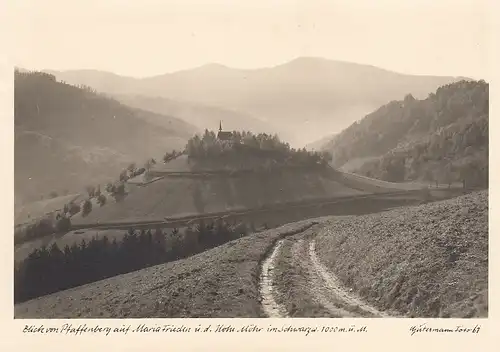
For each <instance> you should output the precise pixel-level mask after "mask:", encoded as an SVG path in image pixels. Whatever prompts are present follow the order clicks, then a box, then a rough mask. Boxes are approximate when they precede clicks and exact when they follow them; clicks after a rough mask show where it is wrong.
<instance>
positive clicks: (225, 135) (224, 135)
mask: <svg viewBox="0 0 500 352" xmlns="http://www.w3.org/2000/svg"><path fill="white" fill-rule="evenodd" d="M232 137H233V134H232V133H231V132H228V131H223V130H222V121H219V133H217V139H220V140H221V141H230V140H231V139H232Z"/></svg>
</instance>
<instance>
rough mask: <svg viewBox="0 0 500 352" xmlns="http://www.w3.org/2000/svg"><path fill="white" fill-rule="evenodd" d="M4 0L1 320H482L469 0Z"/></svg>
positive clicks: (483, 54) (481, 44) (477, 60)
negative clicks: (8, 123) (7, 98)
mask: <svg viewBox="0 0 500 352" xmlns="http://www.w3.org/2000/svg"><path fill="white" fill-rule="evenodd" d="M8 6H9V11H10V12H11V14H12V18H15V21H13V22H14V23H13V26H14V28H13V29H12V30H13V31H15V33H16V35H15V50H14V53H13V55H12V58H11V60H12V62H13V65H15V68H13V72H12V76H11V77H12V80H13V82H14V83H13V88H14V110H13V113H14V116H13V119H14V130H13V135H14V138H13V140H14V204H13V206H14V222H13V223H14V229H13V237H14V264H13V270H14V273H13V280H14V281H13V283H12V285H13V292H14V293H13V298H14V301H13V302H12V303H9V304H13V307H14V318H15V319H111V318H112V319H127V318H134V319H135V318H461V319H462V318H473V319H476V318H488V316H489V314H488V287H489V284H488V263H489V257H488V251H489V226H488V205H489V195H488V189H489V181H488V180H489V104H490V99H489V81H490V79H491V72H490V71H489V70H488V68H489V66H488V64H489V61H488V60H489V58H488V50H487V49H488V48H487V47H488V43H489V42H488V41H489V39H488V36H487V30H488V26H487V23H488V22H487V21H488V11H491V9H490V8H488V2H487V1H486V0H480V1H477V0H455V1H453V2H451V1H446V0H432V1H431V0H420V1H410V0H400V1H389V0H378V1H369V0H350V1H337V0H332V1H322V0H307V1H306V0H295V1H280V0H267V1H264V0H253V1H238V2H235V1H229V0H210V1H209V0H207V1H195V0H162V1H160V0H142V1H139V2H136V1H118V0H101V1H94V0H72V1H62V0H44V1H33V0H16V1H13V2H12V3H11V4H9V5H8ZM10 248H11V247H10V245H9V248H8V250H9V251H10V250H11V249H10Z"/></svg>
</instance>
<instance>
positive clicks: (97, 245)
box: [14, 220, 256, 303]
mask: <svg viewBox="0 0 500 352" xmlns="http://www.w3.org/2000/svg"><path fill="white" fill-rule="evenodd" d="M250 231H251V232H255V231H256V229H255V227H254V225H253V224H251V226H250V227H248V226H247V225H246V224H235V225H229V224H228V223H226V222H224V221H222V220H219V221H215V222H207V223H205V222H199V223H197V224H196V225H192V226H188V227H187V228H186V229H185V230H183V231H179V230H178V229H173V230H171V231H169V232H167V231H163V230H161V229H156V230H154V231H151V230H140V231H139V230H133V229H130V230H129V231H128V232H127V233H125V235H124V236H123V238H122V240H121V241H118V240H117V239H116V238H114V239H113V240H112V241H110V240H109V239H108V237H107V236H102V237H98V236H95V237H93V238H92V239H91V240H90V241H89V242H88V243H87V242H86V241H85V240H82V242H81V243H80V244H79V245H78V244H76V243H75V244H73V245H72V246H65V247H64V248H63V249H62V250H61V249H60V248H59V247H58V246H57V244H56V243H54V244H53V245H52V246H51V247H50V248H46V247H42V248H39V249H35V250H34V251H33V252H32V253H31V254H30V255H29V256H28V257H27V258H26V259H25V260H23V261H22V262H20V263H18V264H17V265H16V267H15V271H14V281H15V285H14V291H15V292H14V296H15V302H16V303H19V302H23V301H26V300H29V299H32V298H36V297H39V296H42V295H47V294H50V293H54V292H57V291H61V290H65V289H69V288H71V287H76V286H80V285H84V284H87V283H90V282H94V281H98V280H102V279H105V278H108V277H112V276H116V275H120V274H124V273H128V272H131V271H135V270H139V269H143V268H146V267H149V266H152V265H157V264H162V263H166V262H170V261H174V260H178V259H182V258H185V257H187V256H191V255H193V254H196V253H200V252H202V251H205V250H207V249H210V248H213V247H216V246H219V245H221V244H224V243H226V242H228V241H231V240H234V239H237V238H240V237H243V236H246V235H247V234H248V233H249V232H250Z"/></svg>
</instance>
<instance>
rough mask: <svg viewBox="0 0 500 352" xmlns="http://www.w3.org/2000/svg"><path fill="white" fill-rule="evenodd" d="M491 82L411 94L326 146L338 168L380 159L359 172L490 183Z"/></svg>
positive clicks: (386, 176) (402, 178)
mask: <svg viewBox="0 0 500 352" xmlns="http://www.w3.org/2000/svg"><path fill="white" fill-rule="evenodd" d="M488 104H489V85H488V83H486V82H484V81H482V80H481V81H465V80H463V81H460V82H456V83H452V84H448V85H445V86H442V87H440V88H439V89H437V91H436V93H431V94H430V95H429V96H428V98H427V99H424V100H417V99H415V98H414V97H413V96H411V95H407V96H406V97H405V98H404V100H403V101H392V102H390V103H388V104H387V105H384V106H382V107H381V108H379V109H378V110H376V111H374V112H373V113H371V114H369V115H367V116H366V117H365V118H364V119H362V120H361V121H359V122H356V123H354V124H352V125H351V126H350V127H348V128H347V129H345V130H344V131H343V132H342V133H340V134H339V135H337V136H336V137H335V138H334V139H333V140H332V141H330V143H328V144H327V145H326V146H325V149H326V150H328V151H330V152H331V153H332V155H333V162H334V164H335V166H337V167H341V166H342V165H344V164H345V163H347V162H349V161H351V162H352V161H353V160H356V159H361V158H368V157H378V158H375V159H372V160H369V161H367V162H365V163H363V164H362V166H359V167H358V169H357V170H354V171H355V172H357V173H360V174H364V175H366V176H370V177H375V178H380V179H384V180H388V181H396V182H397V181H405V180H417V179H420V180H426V181H429V182H432V181H436V180H437V181H439V182H446V183H447V182H450V181H463V180H464V179H465V178H466V179H468V180H469V183H470V182H472V183H474V184H481V185H486V184H487V174H488Z"/></svg>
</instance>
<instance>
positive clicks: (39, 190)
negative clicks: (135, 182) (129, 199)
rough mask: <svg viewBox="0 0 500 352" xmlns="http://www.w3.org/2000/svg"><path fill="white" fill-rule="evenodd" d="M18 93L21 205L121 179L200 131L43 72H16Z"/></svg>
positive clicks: (17, 175) (17, 167) (18, 196)
mask: <svg viewBox="0 0 500 352" xmlns="http://www.w3.org/2000/svg"><path fill="white" fill-rule="evenodd" d="M14 88H15V95H14V100H15V101H14V103H15V111H14V112H15V116H14V117H15V119H14V121H15V130H14V132H15V179H16V182H15V192H16V200H17V201H19V200H21V199H31V200H34V199H40V198H39V197H40V195H47V194H49V193H50V192H51V191H56V192H57V193H63V192H64V191H70V192H73V191H75V192H79V191H81V188H82V187H84V186H86V185H89V184H96V183H99V182H106V181H108V180H110V179H111V180H113V179H115V178H116V177H117V175H118V173H119V172H120V171H121V169H122V168H123V166H126V165H127V164H128V163H130V162H142V161H143V160H146V158H151V157H155V156H158V155H163V153H165V151H167V150H170V149H173V148H182V147H183V146H184V145H185V143H186V141H187V139H188V138H189V137H190V136H191V135H192V134H193V133H194V132H195V131H196V129H195V128H194V127H193V126H191V125H189V124H188V123H186V122H184V121H182V120H179V119H176V118H172V117H167V116H162V115H158V114H154V113H152V112H148V111H143V110H139V109H132V108H129V107H127V106H125V105H123V104H120V103H119V102H117V101H115V100H112V99H108V98H105V97H103V96H100V95H98V94H96V93H94V92H93V91H92V90H91V89H89V88H86V87H83V88H78V87H75V86H71V85H69V84H65V83H61V82H57V81H56V79H55V77H54V76H51V75H47V74H43V73H37V72H33V73H21V72H16V75H15V87H14ZM151 119H157V120H158V119H160V120H162V121H164V124H163V125H162V126H159V125H158V124H152V123H151V122H148V120H151Z"/></svg>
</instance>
